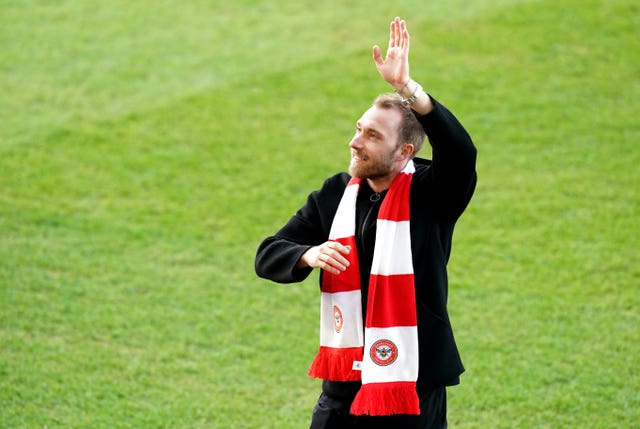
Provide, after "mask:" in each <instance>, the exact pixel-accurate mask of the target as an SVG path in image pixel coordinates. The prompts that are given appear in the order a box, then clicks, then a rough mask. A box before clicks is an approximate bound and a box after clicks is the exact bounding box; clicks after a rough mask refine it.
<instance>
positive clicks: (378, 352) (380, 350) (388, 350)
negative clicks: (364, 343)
mask: <svg viewBox="0 0 640 429" xmlns="http://www.w3.org/2000/svg"><path fill="white" fill-rule="evenodd" d="M369 356H370V357H371V360H372V361H373V362H374V363H375V364H376V365H380V366H387V365H391V364H392V363H393V362H395V360H396V359H397V358H398V347H396V345H395V344H394V343H393V341H390V340H378V341H376V342H375V343H373V345H372V346H371V349H370V350H369Z"/></svg>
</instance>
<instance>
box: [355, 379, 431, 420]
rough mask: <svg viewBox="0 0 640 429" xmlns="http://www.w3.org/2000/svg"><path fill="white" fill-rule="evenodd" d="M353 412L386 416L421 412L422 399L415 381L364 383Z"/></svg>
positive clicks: (356, 398)
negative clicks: (417, 391)
mask: <svg viewBox="0 0 640 429" xmlns="http://www.w3.org/2000/svg"><path fill="white" fill-rule="evenodd" d="M351 414H354V415H364V414H366V415H369V416H386V415H391V414H420V399H419V398H418V394H417V393H416V383H415V382H393V383H368V384H363V385H362V387H361V388H360V390H359V391H358V394H357V395H356V397H355V399H354V400H353V403H352V404H351Z"/></svg>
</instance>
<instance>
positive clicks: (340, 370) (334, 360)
mask: <svg viewBox="0 0 640 429" xmlns="http://www.w3.org/2000/svg"><path fill="white" fill-rule="evenodd" d="M362 353H363V348H362V347H349V348H341V349H336V348H332V347H324V346H320V350H318V354H317V355H316V357H315V359H314V360H313V362H312V363H311V367H310V368H309V376H310V377H314V378H321V379H323V380H329V381H359V380H360V378H361V371H359V370H355V369H353V363H354V361H355V362H361V361H362Z"/></svg>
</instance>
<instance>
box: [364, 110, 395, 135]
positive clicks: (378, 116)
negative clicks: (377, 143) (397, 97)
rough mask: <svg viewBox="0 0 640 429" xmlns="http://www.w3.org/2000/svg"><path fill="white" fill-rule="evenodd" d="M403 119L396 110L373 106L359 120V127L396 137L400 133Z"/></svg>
mask: <svg viewBox="0 0 640 429" xmlns="http://www.w3.org/2000/svg"><path fill="white" fill-rule="evenodd" d="M401 119H402V118H401V115H400V112H398V111H396V110H393V109H383V108H381V107H377V106H371V107H370V108H369V109H368V110H367V111H366V112H364V113H363V114H362V116H361V117H360V119H359V120H358V125H360V126H361V127H363V128H369V129H372V130H376V131H378V132H379V133H382V134H384V135H385V136H386V137H394V136H395V135H396V134H397V133H398V128H399V126H400V120H401Z"/></svg>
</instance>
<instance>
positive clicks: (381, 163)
mask: <svg viewBox="0 0 640 429" xmlns="http://www.w3.org/2000/svg"><path fill="white" fill-rule="evenodd" d="M394 155H395V152H391V153H389V154H386V155H380V156H367V155H365V154H362V153H355V152H353V153H352V154H351V164H349V174H351V175H352V176H353V177H358V178H361V179H377V178H379V177H383V176H386V175H388V174H389V173H390V172H391V171H392V170H393V164H394Z"/></svg>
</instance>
